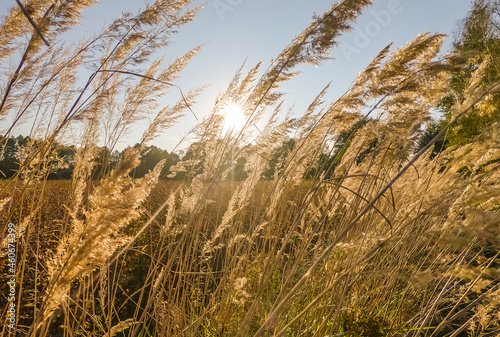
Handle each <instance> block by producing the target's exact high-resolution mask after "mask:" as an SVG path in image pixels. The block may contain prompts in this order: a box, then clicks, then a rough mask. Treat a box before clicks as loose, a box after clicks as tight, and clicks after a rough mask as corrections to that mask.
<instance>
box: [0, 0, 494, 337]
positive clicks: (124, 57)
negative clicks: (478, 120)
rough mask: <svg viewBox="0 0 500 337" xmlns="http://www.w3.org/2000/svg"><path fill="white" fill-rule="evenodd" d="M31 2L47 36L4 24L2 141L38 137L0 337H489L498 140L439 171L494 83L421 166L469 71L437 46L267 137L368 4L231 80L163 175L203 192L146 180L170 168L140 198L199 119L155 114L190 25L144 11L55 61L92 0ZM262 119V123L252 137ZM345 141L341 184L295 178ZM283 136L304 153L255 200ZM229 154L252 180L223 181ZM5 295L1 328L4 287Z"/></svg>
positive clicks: (432, 41)
mask: <svg viewBox="0 0 500 337" xmlns="http://www.w3.org/2000/svg"><path fill="white" fill-rule="evenodd" d="M23 3H24V6H25V10H26V11H27V12H28V14H29V15H30V16H31V18H32V21H33V22H34V23H37V24H38V32H36V31H33V27H32V26H31V24H30V22H29V21H28V20H27V19H26V17H25V16H23V15H22V12H21V9H20V8H19V7H13V9H12V10H11V12H10V13H9V15H8V16H7V17H6V18H4V21H3V23H2V26H0V61H5V62H7V61H9V62H10V61H12V60H15V61H17V62H18V67H17V68H15V69H12V70H9V72H8V73H4V74H3V75H2V81H3V82H2V93H3V96H2V98H1V99H2V101H1V105H0V113H1V114H2V116H12V115H15V116H16V118H15V120H14V122H13V124H12V126H10V128H9V129H8V131H7V134H6V135H7V136H8V135H9V133H10V132H11V130H14V128H15V126H16V124H17V123H20V121H23V120H26V119H30V118H36V120H37V123H35V125H36V128H35V129H34V130H33V134H34V136H36V137H37V138H38V139H39V140H43V141H42V142H37V143H36V144H35V143H32V144H30V143H28V144H26V146H24V147H23V148H22V152H21V153H20V156H19V160H20V168H19V170H18V171H17V173H16V175H15V176H14V177H12V178H10V179H8V180H4V181H1V183H0V208H1V210H2V214H1V228H2V233H1V234H2V236H1V239H2V259H1V260H0V261H1V262H0V263H2V275H4V274H5V272H4V267H5V264H6V261H7V260H6V258H5V256H6V252H7V251H6V250H5V247H6V244H7V241H6V238H7V231H8V228H7V224H8V223H9V222H11V223H14V224H16V230H17V253H16V254H17V255H16V271H17V288H16V289H17V296H16V323H15V329H10V328H9V327H8V326H7V325H5V324H4V325H2V327H1V329H2V335H4V336H7V335H14V334H17V335H19V336H24V335H28V336H321V337H323V336H414V337H416V336H453V337H455V336H466V335H467V334H468V335H470V336H496V335H498V334H499V333H500V325H499V322H500V315H499V312H500V310H499V309H500V300H499V298H500V289H499V282H498V281H499V276H500V275H499V270H498V268H499V259H498V255H499V253H498V252H499V248H500V227H499V224H500V216H499V209H500V207H499V202H500V201H499V195H500V193H499V188H500V184H499V183H500V173H499V170H498V169H499V165H498V158H499V157H500V137H498V134H499V131H500V130H499V129H498V128H499V126H498V124H492V125H489V126H488V127H485V128H483V129H482V131H481V134H480V136H478V137H476V138H475V140H474V141H473V142H470V143H468V144H466V145H464V146H461V147H458V146H455V147H450V148H447V149H446V151H444V152H441V153H439V154H438V155H437V156H434V155H432V146H433V145H434V143H435V142H437V141H438V140H439V139H440V138H441V137H442V136H443V135H444V134H445V133H446V132H447V131H448V130H449V129H450V128H452V127H453V125H454V123H456V122H457V121H459V120H460V119H461V118H462V117H463V116H466V115H467V114H468V113H469V112H470V111H471V110H472V109H475V108H476V107H478V106H480V107H484V106H485V105H486V106H487V105H488V104H492V103H491V102H492V99H491V98H492V97H496V96H494V95H498V93H499V85H498V83H489V84H488V85H486V84H484V83H482V82H481V79H482V78H483V75H484V73H485V72H486V71H488V69H489V68H488V66H489V64H488V62H489V59H488V57H484V58H482V59H481V60H482V62H483V63H482V64H481V65H480V66H479V67H477V69H475V70H474V72H473V75H472V76H471V77H470V78H469V79H467V85H466V86H465V87H464V92H463V95H462V97H460V98H459V100H457V103H456V104H455V105H454V106H453V108H452V110H451V118H450V119H449V123H448V124H447V125H446V126H444V127H443V128H442V129H441V131H440V133H438V134H437V135H436V136H435V137H434V138H433V139H432V141H430V142H428V143H427V145H426V146H424V147H423V148H422V149H421V150H420V151H417V152H416V150H415V149H416V144H417V142H418V138H419V130H421V128H422V126H423V125H424V124H425V123H426V122H428V120H429V114H430V112H431V111H432V110H433V109H435V107H436V106H438V105H439V103H440V102H441V101H442V99H443V98H444V97H446V96H447V95H449V94H450V80H451V78H452V76H453V74H454V73H455V72H456V71H457V69H460V67H462V66H463V65H464V63H466V62H467V60H468V57H466V56H464V55H460V54H456V53H455V54H452V55H449V56H446V57H445V56H440V54H439V51H440V48H441V44H442V42H443V40H444V36H442V35H432V34H422V35H420V36H418V37H416V38H415V40H413V41H412V42H410V43H408V45H406V46H403V47H401V48H399V49H394V50H393V49H392V48H391V46H388V47H387V48H385V49H383V50H382V51H380V53H379V54H378V55H377V56H376V57H375V58H374V59H373V61H372V62H371V64H370V65H369V66H368V67H367V68H366V69H364V70H363V71H362V72H361V73H360V74H359V76H358V78H357V79H356V80H355V81H354V82H353V84H352V86H351V87H350V89H349V90H348V91H347V92H346V93H345V94H344V95H343V96H342V97H340V98H339V99H338V100H337V101H335V102H331V103H328V104H327V103H325V102H323V96H324V92H321V93H320V94H319V95H318V97H317V99H316V100H315V101H314V102H312V103H311V105H310V107H309V109H308V110H307V111H305V112H304V114H303V117H301V118H300V119H285V120H279V119H278V118H277V116H278V112H279V111H280V109H281V106H282V105H281V104H282V99H283V98H284V96H283V94H282V93H281V92H280V91H279V86H280V84H281V83H282V82H285V81H288V80H291V79H292V78H293V77H294V76H295V75H296V74H295V72H294V71H295V68H296V67H297V66H299V65H301V64H320V63H321V62H322V61H323V60H324V59H325V58H327V57H328V55H329V52H330V49H331V48H332V47H333V46H334V45H335V44H336V38H337V37H338V36H339V35H340V34H341V33H344V32H346V31H348V30H349V29H350V25H351V24H352V22H353V20H354V19H355V18H356V16H357V15H359V13H360V12H361V11H362V10H363V9H364V8H365V7H367V6H368V5H370V3H371V1H368V0H366V1H365V0H363V1H359V0H343V1H340V2H337V3H335V4H333V5H332V7H331V9H330V10H329V11H327V12H326V13H324V14H323V15H321V16H318V17H316V18H315V19H314V21H313V23H312V24H311V25H310V26H309V27H307V28H306V29H305V30H304V31H303V33H302V34H301V35H299V36H298V37H297V38H296V39H294V40H293V41H292V42H291V44H290V45H289V46H288V47H287V48H286V49H285V50H284V51H283V52H282V53H281V54H280V55H279V56H278V57H277V58H276V59H275V60H274V62H273V63H272V65H271V66H270V67H269V68H268V69H266V70H263V71H261V69H260V65H257V66H256V67H255V68H253V69H251V70H250V71H248V73H246V74H244V73H243V72H242V71H240V72H238V74H237V75H236V76H235V77H234V79H233V81H232V82H231V83H230V84H229V86H228V89H227V91H226V92H225V93H224V94H222V95H221V96H220V97H219V99H218V100H217V104H216V105H215V107H214V108H213V111H212V113H211V114H210V115H209V116H207V117H205V118H204V119H203V120H201V121H200V122H199V123H198V125H197V126H196V127H195V128H194V130H193V131H192V134H193V135H195V137H196V143H195V144H194V145H193V146H192V147H191V149H192V151H193V157H192V158H191V159H189V160H188V161H183V162H180V163H178V164H177V165H176V166H175V167H173V168H172V169H171V171H172V172H176V171H182V170H187V171H189V170H194V169H193V168H194V167H197V170H199V172H198V173H199V174H197V175H194V177H192V179H189V180H187V179H186V181H184V182H165V181H160V182H158V175H159V173H160V171H161V166H162V164H163V163H160V164H158V166H157V167H156V168H155V170H153V171H151V172H150V173H149V174H148V175H146V176H145V177H144V178H141V179H133V178H131V177H130V176H129V173H130V172H131V171H132V170H133V169H134V168H135V167H136V166H137V165H138V164H139V158H140V156H141V155H142V154H143V151H144V150H145V148H146V146H147V144H148V143H149V142H150V141H151V140H152V139H154V138H155V137H156V136H157V135H158V134H159V133H160V132H162V131H163V130H165V128H167V127H169V126H171V125H173V124H174V123H176V121H177V120H178V118H179V116H181V115H183V114H185V113H190V112H189V108H190V105H191V104H192V103H193V102H194V100H195V97H196V94H197V93H198V91H199V90H198V89H195V90H192V91H191V92H188V93H185V94H184V95H183V96H182V97H181V98H180V99H179V102H177V103H174V104H173V105H171V106H167V107H162V108H160V107H158V106H157V98H158V97H160V96H161V95H162V93H164V92H165V91H166V90H169V89H170V90H176V89H175V88H172V86H173V84H172V82H173V81H174V80H175V79H176V77H177V76H178V75H177V74H178V73H179V72H180V71H181V70H182V69H183V68H184V66H185V65H186V64H187V63H188V61H189V60H190V59H191V58H192V57H194V56H195V55H196V53H197V51H198V50H199V48H196V49H194V50H193V51H192V52H189V53H188V54H186V55H184V56H183V57H180V58H178V59H177V60H176V61H175V62H174V63H173V64H170V65H168V66H166V67H165V66H164V65H163V64H162V62H161V60H156V61H154V60H151V57H152V56H153V55H154V54H155V52H156V51H157V50H159V48H163V47H166V46H167V45H168V41H169V38H170V36H171V34H173V32H174V31H175V30H176V29H178V27H180V26H182V25H183V24H184V23H186V22H189V21H191V20H192V19H194V16H195V14H196V11H197V10H198V8H194V9H193V8H192V7H191V6H190V1H188V0H165V1H156V2H154V4H152V5H151V6H149V7H148V8H147V9H146V10H145V11H143V12H142V13H139V14H138V15H135V16H134V15H127V16H124V17H122V18H119V19H117V20H116V21H115V22H113V23H112V24H111V25H110V26H108V27H106V28H105V29H104V30H103V31H102V33H100V34H99V35H98V36H96V37H95V38H92V39H90V40H88V41H82V42H81V43H80V44H79V46H78V47H75V48H72V47H65V46H63V45H60V44H51V45H50V47H46V46H45V44H44V43H43V41H42V39H41V37H40V35H41V36H44V38H45V39H46V40H47V41H49V43H50V42H51V41H54V40H55V38H56V37H57V35H58V34H60V33H61V32H63V31H65V30H67V29H69V28H70V26H72V25H74V24H76V23H77V22H78V19H79V16H80V12H81V11H82V10H83V9H84V8H85V7H87V6H90V5H92V4H93V3H94V1H90V0H89V1H56V2H53V1H45V0H36V1H25V2H23ZM13 27H16V28H15V29H14V28H13ZM26 36H29V38H27V39H26V38H25V37H26ZM145 67H147V70H146V71H142V72H141V71H140V69H141V68H142V69H144V68H145ZM259 74H260V75H259ZM85 76H87V77H85ZM82 79H83V82H81V81H82ZM82 83H83V85H82ZM326 89H327V88H325V90H326ZM234 102H235V103H237V104H239V105H241V107H242V108H243V110H244V112H245V115H246V118H247V124H246V126H245V127H244V128H243V129H241V130H232V131H231V132H227V133H223V132H222V129H223V125H222V124H223V118H224V116H223V115H222V114H221V111H222V109H223V107H224V106H225V105H227V104H230V103H234ZM152 111H154V112H155V113H156V115H155V117H154V118H151V119H150V121H151V123H150V125H149V126H148V128H147V130H146V132H144V135H143V137H142V139H141V144H140V145H141V146H139V147H136V148H129V149H128V150H127V151H126V153H125V155H124V156H123V158H122V159H121V161H120V162H119V163H118V164H117V165H116V166H115V167H114V168H113V169H109V170H107V171H106V172H107V173H106V175H105V176H103V177H102V179H99V180H93V179H92V176H91V173H92V169H93V167H94V166H95V165H96V164H97V163H96V158H97V151H96V146H95V144H94V141H95V140H96V139H99V140H102V141H103V142H104V143H105V144H107V145H108V146H110V147H112V146H114V144H116V142H117V141H118V140H119V139H121V137H123V136H124V135H125V134H126V132H128V131H130V129H131V127H132V126H133V125H134V123H136V122H137V121H139V120H141V119H143V118H144V116H145V115H146V114H147V113H151V112H152ZM266 111H274V114H273V115H272V117H271V118H270V119H269V121H268V122H267V126H266V127H265V128H264V129H261V130H260V131H257V130H255V129H254V128H253V127H252V126H253V125H256V124H257V123H258V122H259V121H260V120H261V119H263V118H265V116H266V114H265V112H266ZM362 121H363V122H366V123H363V125H364V126H362V127H359V128H353V125H361V124H360V122H362ZM345 131H349V132H351V134H350V137H349V138H350V139H349V141H348V142H346V145H345V146H344V148H343V151H342V152H341V155H340V154H339V157H338V158H337V159H338V165H336V166H335V167H334V171H333V173H332V174H331V175H326V174H324V173H321V172H318V174H317V175H316V176H314V177H308V178H307V179H306V176H308V175H307V173H308V172H311V169H312V168H313V167H314V165H315V164H316V163H317V162H318V159H319V157H320V156H321V154H322V153H325V152H328V151H331V149H332V148H333V146H332V144H334V143H335V142H336V140H337V137H338V135H339V134H340V133H342V132H345ZM291 133H293V134H294V135H295V142H296V143H295V146H294V147H293V149H291V151H290V153H288V155H287V156H283V157H282V158H281V159H280V160H281V162H280V165H279V168H280V169H279V170H278V171H277V172H276V174H275V175H274V179H273V180H270V181H262V180H261V175H262V173H263V171H264V170H266V168H267V166H266V165H267V164H268V161H269V158H270V157H271V154H272V151H273V149H275V148H276V147H279V146H280V145H281V144H282V143H283V142H284V141H286V140H287V139H288V135H289V134H291ZM69 134H71V135H72V137H74V135H75V134H79V135H80V138H78V139H77V140H75V141H77V144H76V145H78V151H77V155H76V160H75V163H76V164H75V169H74V171H73V178H72V180H71V181H67V182H54V181H48V180H47V177H48V175H49V174H50V172H52V171H53V170H55V169H57V167H58V158H57V155H56V153H55V152H54V151H53V147H52V145H53V144H54V143H55V142H59V141H64V140H65V139H67V137H68V135H69ZM73 139H75V138H73ZM240 157H244V158H245V159H246V165H245V171H246V172H247V173H248V176H247V177H246V178H245V179H244V180H243V181H241V182H232V181H228V180H227V179H226V177H227V175H228V174H229V171H230V170H231V168H232V164H233V159H234V158H240ZM200 168H202V169H201V170H200ZM332 169H333V168H332ZM0 289H1V292H2V297H1V298H0V303H2V305H1V308H2V317H6V316H7V308H8V306H7V303H8V301H7V298H6V297H4V294H5V293H6V292H7V290H6V289H7V286H6V283H5V282H3V281H2V284H1V286H0ZM14 331H15V332H14Z"/></svg>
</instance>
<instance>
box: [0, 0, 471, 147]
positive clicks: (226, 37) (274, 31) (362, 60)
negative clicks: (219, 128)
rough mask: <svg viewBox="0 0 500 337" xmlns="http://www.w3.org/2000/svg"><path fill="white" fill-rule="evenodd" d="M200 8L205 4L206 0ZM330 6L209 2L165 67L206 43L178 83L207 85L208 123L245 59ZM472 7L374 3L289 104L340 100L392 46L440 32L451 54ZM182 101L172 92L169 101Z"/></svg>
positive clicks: (122, 0)
mask: <svg viewBox="0 0 500 337" xmlns="http://www.w3.org/2000/svg"><path fill="white" fill-rule="evenodd" d="M13 3H15V1H14V0H0V4H1V7H0V11H4V10H5V8H7V7H10V6H11V5H12V4H13ZM193 3H194V4H197V5H199V4H202V3H203V1H197V0H195V1H194V2H193ZM4 4H5V5H4ZM331 4H332V1H325V0H321V1H320V0H207V1H206V3H205V7H204V9H202V11H201V12H200V13H199V15H198V17H197V18H196V19H195V20H194V21H193V22H192V23H189V24H187V25H186V26H184V27H182V28H181V31H180V33H179V34H178V35H176V37H174V40H173V44H172V45H171V46H170V47H169V48H168V49H166V50H165V51H164V54H165V56H166V62H168V61H169V60H173V59H174V58H175V57H177V56H180V55H182V54H183V53H185V52H186V51H188V50H190V49H192V48H193V47H195V46H197V45H200V44H203V43H205V46H204V48H203V50H202V52H201V53H200V54H199V55H198V56H197V57H196V58H195V59H194V60H193V61H192V62H191V63H190V65H189V66H188V67H187V68H186V70H185V71H184V72H183V73H182V74H181V78H180V79H179V80H178V81H177V84H178V85H179V86H180V87H181V88H182V89H183V90H184V91H188V90H189V89H191V88H193V87H197V86H201V85H208V88H207V89H206V90H205V91H204V93H203V94H202V95H201V96H200V102H199V103H198V104H197V105H196V106H194V107H193V110H194V111H195V113H196V114H197V115H198V116H200V117H201V116H203V115H204V114H206V113H207V112H208V111H210V108H211V107H212V106H213V103H214V101H215V97H216V95H217V94H218V93H219V92H221V91H223V90H224V89H225V88H226V86H227V84H228V83H229V81H230V79H231V78H232V76H233V75H234V73H235V71H236V70H237V69H238V68H239V67H240V66H241V65H242V63H243V62H244V61H245V60H246V68H245V69H249V68H251V67H253V66H255V64H256V63H258V62H259V61H264V62H265V63H264V67H266V66H267V65H269V61H270V60H271V59H272V58H274V57H276V56H277V55H278V54H279V52H280V51H281V50H282V49H283V48H284V47H285V46H286V45H287V44H288V43H289V42H290V41H291V40H292V39H293V38H294V37H296V36H297V35H298V34H299V33H300V32H301V31H302V30H303V29H304V28H305V27H307V26H308V25H309V24H310V22H311V20H312V19H311V18H312V15H313V14H314V13H316V14H321V13H322V12H324V11H325V10H327V9H328V8H330V6H331ZM142 7H144V3H143V1H142V0H102V1H101V4H99V5H97V6H95V7H93V8H90V9H88V10H86V11H85V12H84V16H85V18H84V19H83V22H84V24H83V25H82V27H79V28H77V30H79V34H81V33H82V32H83V34H89V33H91V32H92V30H93V29H94V27H96V28H97V27H100V26H101V25H102V24H103V23H104V22H105V21H107V22H110V21H111V19H112V18H114V17H116V16H118V15H120V14H121V13H122V12H127V11H131V12H137V11H138V10H139V9H140V8H142ZM470 7H471V1H470V0H374V4H373V6H371V7H369V8H367V9H366V10H365V12H364V13H363V15H362V16H360V17H359V18H358V20H357V23H356V28H355V30H353V31H351V32H350V33H346V34H344V35H343V36H342V37H341V39H340V40H339V42H340V44H341V46H340V47H338V48H335V49H334V50H333V51H332V57H333V60H332V61H331V62H327V63H325V64H324V65H322V66H320V67H314V66H307V67H303V68H301V70H303V71H304V73H303V74H302V75H300V76H299V77H297V78H295V79H294V80H292V82H290V83H288V84H286V85H284V87H283V88H284V90H285V91H286V92H287V93H288V95H287V97H286V101H287V103H286V104H287V106H288V107H291V106H292V105H294V113H295V115H300V114H301V113H303V111H304V109H305V108H306V107H307V105H309V103H310V102H311V101H312V100H313V99H314V97H315V96H316V95H317V93H318V92H319V91H320V90H321V89H323V87H324V86H325V85H326V84H328V83H329V82H330V81H332V86H331V89H330V92H329V94H328V96H327V98H328V99H330V100H334V99H335V98H336V97H338V96H339V95H340V94H342V93H343V92H344V91H345V90H346V89H347V88H348V86H349V84H350V83H351V82H352V81H353V80H354V78H355V76H356V75H357V74H358V73H359V72H360V71H361V70H362V69H363V68H364V67H365V66H366V65H367V64H368V63H369V62H370V60H371V59H372V58H373V57H374V56H375V55H376V54H377V53H378V51H379V50H380V49H382V48H383V47H385V46H386V45H387V44H389V43H391V42H394V48H396V47H400V46H402V45H404V44H406V43H407V42H408V41H411V40H412V39H413V38H414V37H415V36H417V35H418V34H419V33H423V32H439V33H444V34H447V35H449V39H448V41H447V44H446V45H445V51H446V50H448V49H449V48H450V45H451V41H452V40H453V32H454V31H456V30H457V28H458V23H459V21H460V20H462V19H464V18H465V17H466V16H467V14H468V12H469V10H470ZM387 14H389V15H387ZM90 18H91V19H90ZM177 96H178V94H177V92H176V91H174V90H172V93H171V94H169V95H167V98H168V97H175V98H177ZM194 124H195V120H194V118H193V117H192V116H191V115H187V116H186V117H185V118H184V119H182V120H181V123H179V125H177V126H175V127H173V128H171V129H169V130H167V131H166V132H165V134H164V135H163V136H162V137H160V138H159V139H158V140H156V141H155V142H153V144H154V145H157V146H159V147H161V148H164V149H167V150H169V151H170V150H171V149H172V148H173V146H174V145H175V144H176V143H177V141H178V140H179V139H180V138H181V137H182V136H184V135H185V134H186V132H187V131H188V130H189V129H190V128H191V127H192V126H194ZM141 134H142V130H139V128H138V130H137V132H135V133H134V134H132V135H130V136H129V137H128V139H127V140H126V142H122V143H121V144H120V145H119V146H120V148H123V147H124V146H126V145H127V143H135V142H136V141H137V140H138V139H139V137H140V135H141Z"/></svg>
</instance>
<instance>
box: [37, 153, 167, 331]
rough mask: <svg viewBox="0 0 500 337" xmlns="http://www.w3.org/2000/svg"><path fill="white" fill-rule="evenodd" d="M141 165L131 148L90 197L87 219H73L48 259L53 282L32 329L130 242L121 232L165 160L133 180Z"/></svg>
mask: <svg viewBox="0 0 500 337" xmlns="http://www.w3.org/2000/svg"><path fill="white" fill-rule="evenodd" d="M138 164H139V151H138V150H133V149H129V150H128V151H127V152H126V153H125V156H124V158H123V159H122V160H121V161H120V163H119V164H118V166H117V168H116V169H114V170H113V171H112V172H111V174H110V177H109V178H106V179H105V180H103V181H102V182H101V184H100V185H99V186H98V187H97V188H96V189H95V191H94V192H93V193H92V195H90V196H89V206H90V208H89V209H88V210H83V211H82V212H83V215H84V219H81V218H73V219H72V223H73V229H72V231H71V233H70V234H69V235H68V236H67V237H65V238H62V239H61V242H60V244H59V245H58V247H57V251H56V253H55V254H54V256H53V257H52V258H51V259H50V260H49V261H48V271H49V282H48V286H47V292H46V294H45V298H44V301H43V303H42V308H41V309H43V310H41V312H40V314H39V315H37V317H36V320H35V323H34V326H32V327H31V330H32V331H36V330H37V329H38V328H39V325H40V324H42V323H43V322H45V321H46V320H47V319H49V318H50V316H51V315H52V313H53V312H54V311H55V310H56V309H57V307H59V305H60V304H61V303H62V302H63V301H65V299H66V298H67V293H68V290H69V287H70V285H71V283H72V282H73V281H74V280H76V279H77V278H79V277H82V276H84V275H86V274H88V273H89V272H91V271H93V270H94V269H95V268H96V267H97V266H99V265H102V264H104V263H105V262H106V261H107V260H108V258H109V257H110V256H111V255H112V254H113V253H114V252H115V250H116V249H117V248H118V247H121V246H123V245H124V244H126V243H127V242H128V241H129V238H128V237H127V236H123V234H121V231H122V230H123V228H124V226H126V225H127V224H128V223H129V222H130V221H131V220H133V219H135V218H137V217H138V216H139V215H140V210H139V207H140V205H141V203H142V202H143V201H144V199H145V198H146V196H147V195H148V194H149V191H150V190H151V188H152V186H153V185H154V184H155V182H156V181H157V179H158V176H159V174H160V171H161V168H162V165H163V162H161V163H159V164H158V165H157V166H156V167H155V169H154V170H153V171H152V172H150V173H149V174H147V175H146V177H144V178H142V179H140V180H136V181H132V180H131V178H127V177H126V176H127V175H128V173H129V172H130V171H131V170H132V169H133V168H134V167H136V166H137V165H138Z"/></svg>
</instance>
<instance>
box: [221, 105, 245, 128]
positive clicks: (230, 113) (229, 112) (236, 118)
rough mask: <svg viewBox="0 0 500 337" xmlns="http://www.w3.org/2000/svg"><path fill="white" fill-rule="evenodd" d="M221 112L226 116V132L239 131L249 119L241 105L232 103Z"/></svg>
mask: <svg viewBox="0 0 500 337" xmlns="http://www.w3.org/2000/svg"><path fill="white" fill-rule="evenodd" d="M221 114H222V116H223V117H224V128H223V133H224V134H226V133H228V132H239V131H241V130H242V129H243V128H244V127H245V124H246V122H247V119H246V117H245V113H244V111H243V108H242V107H241V105H239V104H237V103H230V104H228V105H226V106H225V107H224V108H223V109H222V111H221Z"/></svg>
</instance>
